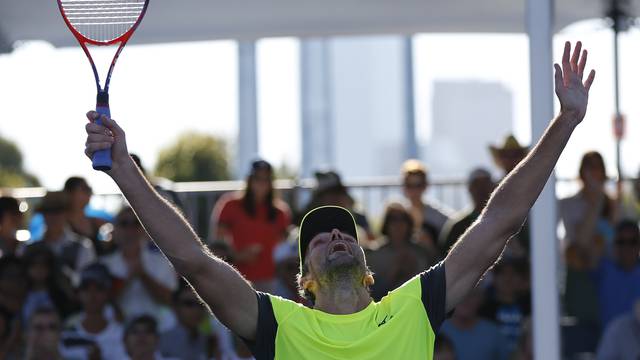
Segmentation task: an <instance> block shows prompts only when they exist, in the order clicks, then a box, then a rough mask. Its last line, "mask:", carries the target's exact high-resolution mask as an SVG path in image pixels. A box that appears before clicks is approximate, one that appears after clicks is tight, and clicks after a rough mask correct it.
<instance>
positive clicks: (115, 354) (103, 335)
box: [67, 316, 126, 360]
mask: <svg viewBox="0 0 640 360" xmlns="http://www.w3.org/2000/svg"><path fill="white" fill-rule="evenodd" d="M83 319H84V316H80V318H79V319H78V322H77V323H76V324H75V326H74V327H73V330H72V331H70V332H67V336H70V335H71V334H73V335H74V336H77V337H80V338H84V339H88V340H92V341H94V342H95V343H96V344H97V345H98V347H99V348H100V354H101V355H102V359H103V360H120V359H122V358H124V357H126V352H125V349H124V345H123V343H122V336H123V328H122V325H120V324H118V323H117V322H116V321H113V320H110V321H109V324H108V325H107V327H106V328H105V329H104V330H102V331H101V332H99V333H97V334H93V333H90V332H88V331H87V330H85V328H84V327H83V326H82V320H83Z"/></svg>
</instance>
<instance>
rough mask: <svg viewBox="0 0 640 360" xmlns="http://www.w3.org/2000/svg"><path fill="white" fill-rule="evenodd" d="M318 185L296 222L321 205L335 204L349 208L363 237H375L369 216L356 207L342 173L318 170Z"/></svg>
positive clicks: (298, 222)
mask: <svg viewBox="0 0 640 360" xmlns="http://www.w3.org/2000/svg"><path fill="white" fill-rule="evenodd" d="M313 175H314V177H315V178H316V186H315V188H314V189H313V192H312V194H311V199H310V200H309V203H308V204H307V206H306V207H305V209H304V211H302V212H301V213H300V214H299V216H298V219H296V221H295V223H296V224H300V222H302V217H303V216H304V215H305V214H306V213H308V212H309V211H311V210H312V209H315V208H317V207H319V206H327V205H335V206H341V207H343V208H345V209H349V211H350V212H351V214H353V218H354V220H355V221H356V225H357V226H358V232H359V233H362V235H364V236H363V237H362V239H369V240H373V239H374V238H375V236H374V234H373V230H372V229H371V225H370V224H369V220H367V217H366V216H365V215H364V214H362V213H360V212H358V211H357V209H355V200H354V199H353V197H351V195H350V194H349V190H348V189H347V187H346V186H345V185H344V184H343V183H342V179H341V178H340V175H339V174H338V173H337V172H335V171H333V170H326V171H316V172H315V173H314V174H313Z"/></svg>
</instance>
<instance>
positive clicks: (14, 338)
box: [0, 308, 22, 360]
mask: <svg viewBox="0 0 640 360" xmlns="http://www.w3.org/2000/svg"><path fill="white" fill-rule="evenodd" d="M20 324H21V322H20V321H19V320H18V318H17V317H14V316H12V315H11V314H10V313H9V311H7V310H5V309H2V308H0V359H3V360H14V359H18V351H19V347H20V340H21V336H20V335H21V333H22V327H21V325H20Z"/></svg>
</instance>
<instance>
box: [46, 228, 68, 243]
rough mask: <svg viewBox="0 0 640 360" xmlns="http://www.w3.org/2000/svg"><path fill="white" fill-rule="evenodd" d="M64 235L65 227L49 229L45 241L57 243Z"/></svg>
mask: <svg viewBox="0 0 640 360" xmlns="http://www.w3.org/2000/svg"><path fill="white" fill-rule="evenodd" d="M63 235H64V227H61V228H53V229H47V231H46V232H45V233H44V237H43V240H45V241H47V242H55V241H57V240H59V239H60V238H62V236H63Z"/></svg>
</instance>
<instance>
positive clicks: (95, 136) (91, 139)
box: [87, 133, 115, 144]
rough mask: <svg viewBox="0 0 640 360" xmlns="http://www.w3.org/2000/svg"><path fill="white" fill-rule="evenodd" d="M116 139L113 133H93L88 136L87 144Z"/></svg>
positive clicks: (110, 141)
mask: <svg viewBox="0 0 640 360" xmlns="http://www.w3.org/2000/svg"><path fill="white" fill-rule="evenodd" d="M114 141H115V139H114V138H113V136H112V135H107V134H104V133H102V134H100V133H91V134H89V135H88V136H87V144H91V143H100V142H108V143H113V142H114Z"/></svg>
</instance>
